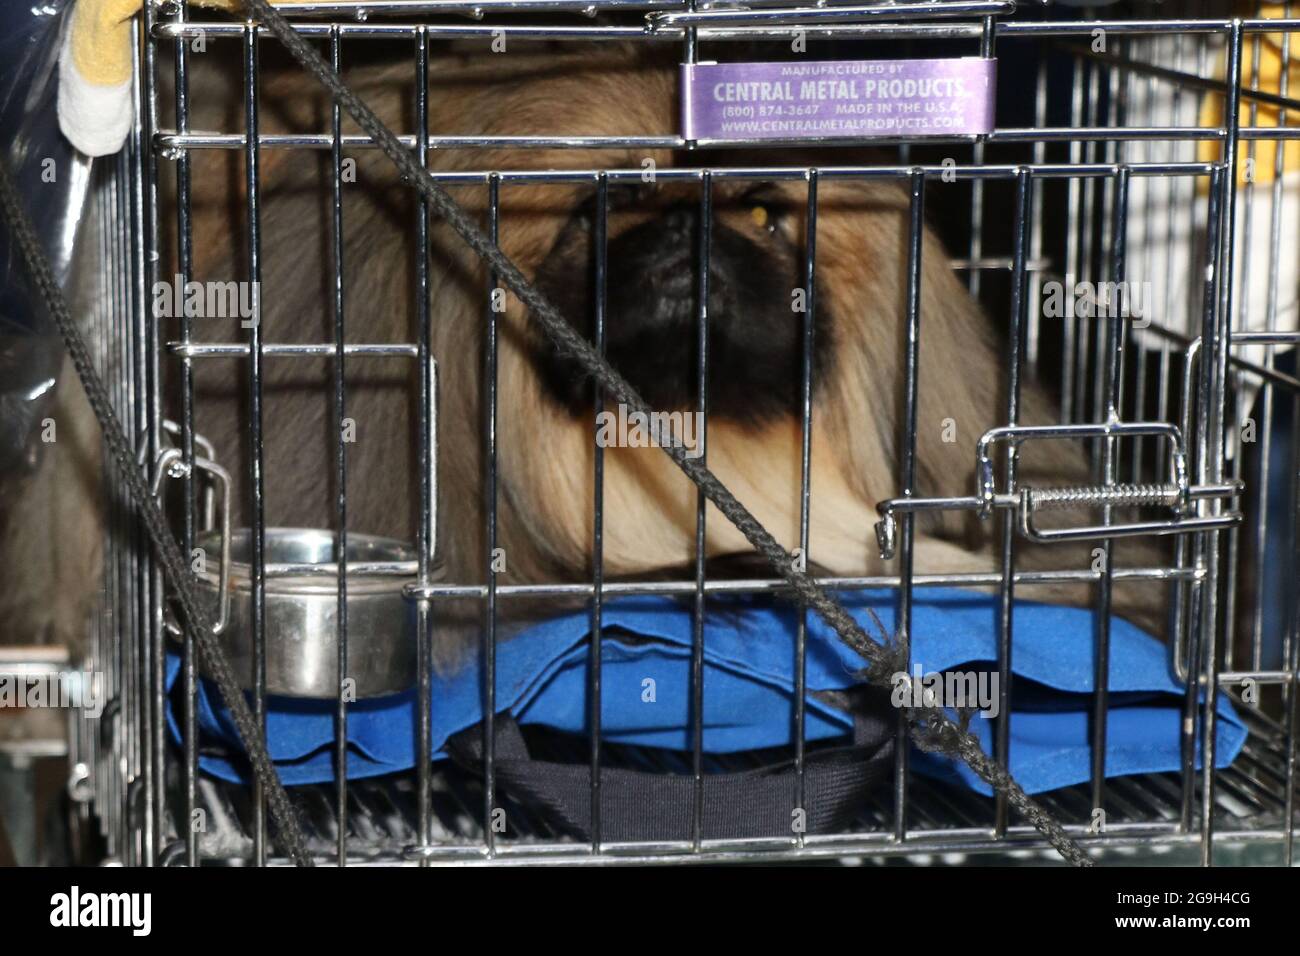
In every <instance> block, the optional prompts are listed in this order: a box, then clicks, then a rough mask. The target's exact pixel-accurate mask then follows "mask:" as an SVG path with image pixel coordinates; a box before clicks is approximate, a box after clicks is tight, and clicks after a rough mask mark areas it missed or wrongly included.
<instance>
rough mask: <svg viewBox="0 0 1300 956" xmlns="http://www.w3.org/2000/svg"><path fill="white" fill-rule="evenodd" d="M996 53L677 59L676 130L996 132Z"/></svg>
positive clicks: (753, 136)
mask: <svg viewBox="0 0 1300 956" xmlns="http://www.w3.org/2000/svg"><path fill="white" fill-rule="evenodd" d="M996 63H997V61H996V60H985V59H981V58H978V57H963V58H959V59H951V58H950V59H942V60H824V61H821V62H815V63H798V62H793V63H690V64H683V66H682V135H683V136H684V137H685V138H686V139H691V140H696V141H699V142H716V141H723V142H730V141H737V140H739V141H748V140H771V139H779V140H820V139H844V138H852V139H877V138H890V139H912V138H914V137H920V136H969V135H971V134H974V133H989V132H992V130H993V92H994V76H995V73H996V70H995V66H996Z"/></svg>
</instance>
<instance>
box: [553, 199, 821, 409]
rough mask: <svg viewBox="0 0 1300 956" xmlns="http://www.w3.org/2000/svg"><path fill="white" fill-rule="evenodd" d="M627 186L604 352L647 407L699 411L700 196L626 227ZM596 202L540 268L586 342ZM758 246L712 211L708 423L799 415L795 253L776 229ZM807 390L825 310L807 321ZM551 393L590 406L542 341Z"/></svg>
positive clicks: (582, 383)
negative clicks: (811, 323) (810, 330)
mask: <svg viewBox="0 0 1300 956" xmlns="http://www.w3.org/2000/svg"><path fill="white" fill-rule="evenodd" d="M635 201H636V196H635V194H632V193H631V191H630V190H629V191H627V192H626V193H621V194H620V196H619V197H618V200H616V197H615V193H614V190H613V189H611V191H610V206H611V208H610V211H609V213H608V219H607V223H608V225H607V231H608V234H609V235H610V236H613V237H614V238H612V239H611V240H609V242H608V251H607V256H606V271H605V288H606V306H605V354H606V356H607V357H608V359H609V361H610V363H611V364H612V365H613V366H614V367H615V368H616V369H618V371H619V372H621V373H622V374H623V376H624V377H625V378H627V380H628V381H629V382H630V383H631V384H632V386H633V387H634V388H636V390H637V391H638V392H640V394H641V395H642V396H643V397H644V398H645V399H646V401H647V402H648V403H649V404H650V406H651V407H652V408H654V409H664V410H673V409H690V408H694V407H695V406H696V399H697V394H698V379H697V376H698V365H699V347H698V339H699V315H698V313H699V306H698V302H699V262H700V217H699V204H698V201H689V202H682V203H679V204H672V205H667V206H661V207H659V208H657V209H656V211H655V213H654V214H653V215H652V217H651V218H649V219H646V220H644V221H642V222H639V223H637V224H636V225H632V226H630V227H629V228H626V229H624V230H622V231H620V230H619V228H618V225H619V224H618V216H619V215H620V212H621V210H625V209H627V208H628V206H629V204H630V203H632V202H635ZM594 207H595V204H594V201H589V202H587V203H585V204H584V205H583V206H582V207H580V208H579V210H578V211H577V213H576V214H575V216H574V218H573V219H572V220H571V221H570V222H569V224H568V226H567V227H566V228H565V230H564V231H563V233H562V234H561V236H560V238H559V240H558V241H557V242H556V244H555V248H554V249H553V250H552V251H551V253H550V255H549V256H548V257H547V259H546V260H545V261H544V262H543V264H542V266H541V267H540V268H539V270H538V273H537V285H538V287H539V288H540V289H541V290H542V292H543V293H544V294H545V295H546V296H547V298H548V299H550V301H551V302H552V303H554V304H555V306H556V307H557V308H558V309H559V310H560V312H561V314H562V315H563V316H564V317H565V318H566V319H568V320H569V321H570V322H572V323H574V324H575V326H576V327H577V328H578V330H579V331H580V332H582V333H583V334H584V335H585V336H586V337H587V339H588V340H589V341H594V339H595V335H594V330H595V310H594V302H595V298H594V295H593V293H594V289H595V275H596V261H595V252H594V244H593V242H592V236H593V228H594V227H593V223H594V213H595V208H594ZM754 231H755V233H757V234H758V235H759V237H760V238H758V239H755V238H751V237H749V236H746V235H743V234H741V233H740V232H738V231H736V230H734V229H731V228H728V227H727V226H726V225H724V224H723V223H722V222H720V221H719V217H718V215H717V211H716V209H715V215H714V216H713V223H712V229H711V230H710V232H711V237H710V239H711V241H710V243H709V310H708V328H709V336H708V358H709V361H708V401H709V412H710V415H711V416H715V415H716V416H721V417H724V418H728V419H732V420H738V421H742V422H745V423H749V424H759V423H761V422H764V421H767V420H770V419H772V418H775V417H778V416H782V415H788V414H792V413H795V412H796V411H797V409H798V407H799V396H800V394H801V386H802V381H803V353H804V319H805V313H804V312H801V311H795V309H794V304H795V302H796V298H795V295H794V290H795V289H796V287H802V286H803V285H804V280H803V279H802V275H803V267H802V264H801V263H802V259H801V250H799V249H797V248H795V247H794V246H793V244H791V243H789V242H788V241H787V240H785V239H784V237H783V236H782V235H781V234H780V233H778V232H777V231H776V230H775V229H772V230H760V229H755V230H754ZM813 331H814V335H813V340H814V347H813V356H812V360H813V384H814V387H816V384H817V382H818V381H819V380H820V379H821V377H822V373H823V372H824V370H825V368H824V367H825V366H826V365H827V359H828V356H829V355H830V354H831V350H832V342H831V334H832V333H831V323H830V322H829V320H828V318H827V310H826V309H825V308H818V309H816V312H815V316H814V330H813ZM538 358H539V362H540V366H541V374H542V378H543V381H544V382H545V384H546V386H547V388H548V390H549V391H550V393H551V395H552V396H553V397H554V398H555V399H556V400H557V401H559V402H560V403H562V404H563V405H564V406H566V407H567V408H569V409H570V410H572V411H573V412H574V413H575V414H577V413H580V412H582V411H584V410H586V409H589V408H591V406H592V401H593V386H592V382H591V379H590V377H589V376H587V375H586V374H585V373H584V372H583V371H582V370H581V369H580V368H579V367H578V366H577V365H576V364H575V363H573V362H572V361H571V360H568V359H566V358H563V357H561V356H559V355H557V354H556V353H555V351H554V350H553V349H552V348H551V347H550V345H549V343H542V344H540V345H539V356H538Z"/></svg>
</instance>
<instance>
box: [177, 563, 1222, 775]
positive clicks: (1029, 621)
mask: <svg viewBox="0 0 1300 956" xmlns="http://www.w3.org/2000/svg"><path fill="white" fill-rule="evenodd" d="M841 597H842V599H843V600H844V602H845V604H846V606H847V607H848V608H849V610H850V611H851V612H852V613H853V615H854V617H855V618H857V619H858V620H859V621H861V622H862V623H863V624H864V626H865V627H866V629H867V631H868V633H874V628H873V626H872V625H871V623H870V620H869V616H868V613H867V609H868V608H871V609H873V610H874V611H875V612H876V614H877V615H879V617H880V618H881V620H882V621H883V623H884V625H885V627H886V628H889V629H891V630H892V628H893V626H894V624H893V618H894V611H895V602H896V594H895V593H894V592H893V591H885V590H879V591H864V592H853V593H847V594H843V595H841ZM728 607H729V609H728V610H726V611H723V612H719V613H715V614H712V615H711V616H710V617H709V619H708V620H707V622H706V631H705V672H704V687H705V691H704V702H705V713H704V719H705V728H704V747H705V749H706V750H707V751H709V752H712V753H728V752H735V751H741V750H754V749H759V748H764V747H774V746H781V745H785V744H788V743H790V742H791V738H792V722H793V717H792V715H793V712H794V703H793V702H794V693H793V685H794V660H795V621H796V613H797V612H795V611H794V610H793V609H792V608H789V607H786V606H773V605H772V604H770V603H767V602H763V601H755V602H752V603H748V604H746V603H744V602H740V603H739V605H738V604H736V603H731V604H729V605H728ZM738 607H739V610H738V609H737V608H738ZM996 613H997V606H996V600H995V599H994V598H993V597H991V596H989V595H985V594H977V593H972V592H967V591H960V590H955V589H928V588H927V589H918V590H917V592H916V600H915V604H914V611H913V632H914V635H915V636H914V638H913V644H912V658H913V661H914V662H915V663H916V664H918V665H920V666H921V668H922V669H923V671H924V672H926V673H929V672H938V671H946V670H955V669H959V668H960V669H963V670H969V669H992V666H993V665H992V662H993V661H995V660H996V652H995V641H996V633H997V625H996V621H997V617H996ZM589 630H590V616H589V615H588V613H587V612H585V611H582V612H577V613H573V614H568V615H565V616H562V617H556V618H553V619H551V620H548V621H545V622H542V623H540V624H537V625H535V626H533V627H531V628H530V629H528V630H526V631H525V632H524V633H522V634H520V635H519V636H517V637H514V638H512V639H511V640H509V641H506V642H504V643H502V644H501V645H500V646H499V647H498V650H497V698H496V699H497V706H498V708H499V709H500V710H501V711H504V712H509V713H510V714H512V715H513V716H514V717H515V718H516V720H518V721H519V723H520V724H544V725H547V726H549V727H552V728H555V729H558V730H561V731H570V732H573V733H582V732H584V730H585V727H586V720H585V714H586V710H587V704H586V689H587V679H586V668H587V655H588V650H587V643H586V642H587V637H588V635H589ZM691 632H692V625H691V612H690V609H689V608H687V607H686V606H684V605H683V604H681V603H679V602H676V601H672V600H670V599H667V598H656V597H635V598H622V599H616V600H611V601H608V602H606V604H605V608H604V635H603V641H602V649H603V650H602V653H603V675H602V677H603V694H602V733H603V736H604V739H605V740H607V741H608V742H611V743H624V744H638V745H644V746H652V747H666V748H675V749H681V750H685V749H689V746H690V743H689V730H688V728H689V721H688V714H689V699H690V676H689V675H690V656H691V652H690V644H691ZM1093 635H1094V628H1093V622H1092V613H1091V612H1090V611H1085V610H1081V609H1078V608H1066V607H1057V606H1053V605H1046V604H1037V603H1033V602H1029V601H1022V602H1018V603H1017V605H1016V610H1015V630H1014V649H1013V655H1012V662H1013V667H1014V671H1015V674H1016V682H1015V684H1014V687H1013V699H1012V707H1011V712H1012V718H1011V771H1012V773H1013V774H1014V775H1015V776H1016V778H1017V779H1018V780H1019V781H1020V783H1021V784H1022V785H1023V786H1024V788H1025V789H1026V790H1027V791H1028V792H1030V793H1038V792H1042V791H1044V790H1051V789H1055V788H1057V787H1063V786H1068V785H1070V784H1075V783H1080V782H1083V781H1085V780H1087V779H1088V778H1089V767H1090V750H1091V748H1090V744H1089V734H1088V723H1089V716H1088V715H1089V712H1090V710H1091V706H1092V698H1091V696H1090V695H1089V692H1090V691H1091V690H1092V684H1093V641H1094V637H1093ZM1167 656H1168V652H1167V649H1166V648H1165V647H1164V645H1162V644H1160V643H1159V642H1158V641H1156V640H1155V639H1154V638H1152V637H1150V636H1149V635H1147V634H1146V633H1144V632H1142V631H1141V630H1139V629H1137V628H1136V627H1134V626H1133V625H1131V624H1128V623H1127V622H1125V621H1120V620H1118V619H1116V620H1115V621H1114V623H1113V625H1112V628H1111V654H1110V689H1111V694H1110V716H1109V719H1108V747H1107V754H1106V772H1107V774H1108V775H1109V776H1121V775H1124V774H1133V773H1149V772H1156V771H1169V770H1177V769H1178V767H1179V736H1178V730H1179V724H1180V706H1181V699H1182V697H1181V691H1180V689H1179V688H1178V686H1177V685H1176V684H1175V683H1174V681H1173V679H1172V677H1171V676H1170V674H1169V672H1168V665H1167ZM861 668H862V661H861V659H860V658H859V657H858V656H857V655H856V654H854V653H853V652H852V651H851V650H849V649H848V648H847V647H845V646H844V644H843V643H842V642H840V640H839V639H838V638H837V637H836V636H835V634H834V632H833V631H831V630H830V628H828V627H826V625H824V624H823V623H822V622H821V620H820V619H819V618H818V617H817V616H816V615H815V614H809V627H808V638H807V688H808V691H809V693H808V697H807V705H806V706H807V711H806V714H807V717H806V733H807V737H808V739H809V740H822V739H826V738H831V737H839V736H844V735H847V734H848V733H849V731H850V728H851V720H850V718H849V716H848V715H846V714H845V713H843V712H842V711H840V710H838V709H836V708H835V707H833V706H831V705H830V704H828V703H825V702H823V701H822V700H819V699H817V698H816V697H815V696H813V695H814V693H815V692H817V691H828V690H838V689H844V688H849V687H852V686H853V685H854V684H855V683H857V682H858V680H857V677H856V675H857V674H858V672H859V671H860V670H861ZM178 670H179V661H178V660H177V659H176V658H175V657H172V658H170V659H169V661H168V673H167V679H168V684H169V686H170V685H171V683H172V682H173V681H174V680H175V678H176V675H177V672H178ZM481 686H482V684H481V672H480V669H479V665H478V664H477V662H476V663H475V664H474V665H472V666H469V667H467V668H466V669H465V670H463V671H461V672H459V673H457V674H455V675H452V676H447V677H438V676H435V678H434V685H433V736H432V750H433V754H434V756H435V757H438V758H441V757H445V755H446V754H445V749H444V748H445V744H446V741H447V738H448V737H449V736H451V735H452V734H455V733H456V732H458V731H460V730H463V729H465V728H467V727H471V726H473V725H474V724H476V723H478V722H479V721H480V720H481V718H482V713H481V704H480V699H481V693H480V688H481ZM199 708H200V709H199V720H200V725H201V729H202V731H203V732H204V733H205V734H206V735H208V739H210V740H211V739H212V738H215V739H216V740H217V741H219V742H221V743H224V744H225V745H227V746H228V747H230V748H232V749H236V750H237V747H238V744H237V737H236V735H235V731H234V727H233V724H232V723H231V721H230V718H229V715H228V713H227V712H226V710H225V708H224V707H223V706H221V705H220V703H219V697H218V696H217V695H216V694H215V692H213V691H212V690H211V689H210V688H208V687H206V686H201V688H200V695H199ZM333 710H334V704H333V703H332V702H329V701H304V700H290V699H285V698H272V699H271V700H270V701H269V702H268V711H269V712H268V716H267V733H268V739H269V745H270V750H271V757H272V759H273V760H274V761H275V762H276V765H277V767H278V768H279V770H280V773H281V776H282V779H283V780H284V781H285V783H286V784H306V783H319V782H324V781H327V780H331V779H333V775H334V771H333V764H332V759H333V754H332V749H333V739H334V727H333V719H334V718H333ZM416 711H417V707H416V697H415V693H414V691H411V692H408V693H404V694H399V695H395V696H392V697H386V698H381V699H374V700H366V701H360V702H357V703H356V704H353V705H351V706H350V708H349V717H348V743H349V757H348V774H349V777H352V778H359V777H366V776H373V775H377V774H384V773H391V772H394V771H400V770H405V769H409V768H410V767H412V766H413V765H414V763H415V759H416V750H415V737H416V730H415V721H416ZM1218 713H1219V716H1220V720H1219V721H1218V722H1217V725H1216V726H1217V728H1218V730H1217V738H1218V739H1217V748H1216V751H1215V753H1216V761H1217V765H1218V766H1221V767H1222V766H1226V765H1227V764H1229V763H1231V762H1232V760H1233V759H1234V758H1235V757H1236V756H1237V754H1238V752H1239V751H1240V750H1241V747H1242V744H1243V743H1244V741H1245V739H1246V731H1245V728H1244V726H1243V725H1242V723H1241V721H1240V719H1239V718H1238V717H1237V714H1236V712H1235V711H1234V710H1233V708H1232V706H1231V705H1230V704H1229V703H1228V701H1227V699H1226V698H1224V697H1222V696H1220V699H1219V701H1218ZM168 719H169V723H170V724H171V727H172V732H173V734H175V735H176V736H177V739H179V726H178V724H177V721H176V716H175V715H174V714H173V713H171V712H170V710H169V715H168ZM992 726H993V722H992V721H989V720H985V719H981V718H980V717H975V718H974V719H973V720H972V722H971V728H972V730H974V731H975V732H976V733H977V734H978V735H979V737H980V739H981V741H982V743H983V745H984V748H985V750H986V751H987V752H991V750H992ZM1198 754H1199V749H1198ZM200 762H201V765H202V768H203V769H204V770H205V771H207V772H208V773H211V774H214V775H215V776H218V777H222V778H225V779H228V780H239V779H242V778H243V775H244V770H243V769H242V768H241V766H240V764H239V763H238V762H236V761H232V760H230V759H226V758H225V757H223V756H219V755H216V754H213V753H207V754H205V755H204V756H203V757H201V760H200ZM914 766H915V767H916V769H917V770H918V771H920V772H924V773H927V774H930V775H933V776H939V777H944V778H948V779H951V780H954V781H958V782H961V783H963V784H964V785H966V786H968V787H971V788H972V789H974V790H976V791H979V792H981V793H986V794H987V793H989V788H988V787H987V785H986V784H984V783H983V782H982V781H980V780H979V779H978V778H976V777H975V775H974V774H973V773H972V772H971V771H970V769H969V768H968V767H966V766H965V765H964V764H961V763H959V762H956V761H953V760H951V759H948V758H941V757H935V756H933V755H929V754H921V753H917V754H916V759H915V763H914Z"/></svg>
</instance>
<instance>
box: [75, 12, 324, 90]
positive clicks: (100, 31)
mask: <svg viewBox="0 0 1300 956" xmlns="http://www.w3.org/2000/svg"><path fill="white" fill-rule="evenodd" d="M147 2H148V0H77V8H76V9H75V10H74V11H73V13H72V37H71V44H72V62H73V64H74V65H75V66H76V68H77V72H78V73H79V74H81V77H82V78H83V79H85V80H86V81H87V82H89V83H96V84H99V85H101V86H114V85H116V84H118V83H125V82H126V81H127V80H129V79H130V78H131V69H132V63H131V19H132V18H133V17H134V16H135V15H136V14H137V13H139V12H140V9H141V4H142V3H147ZM293 2H302V0H272V3H275V4H276V5H277V6H278V5H280V4H283V3H293ZM194 5H195V6H204V7H216V8H218V9H221V10H238V9H240V8H241V6H242V4H240V3H239V0H196V2H195V3H194Z"/></svg>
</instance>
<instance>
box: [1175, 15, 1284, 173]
mask: <svg viewBox="0 0 1300 956" xmlns="http://www.w3.org/2000/svg"><path fill="white" fill-rule="evenodd" d="M1285 12H1286V11H1285V6H1284V5H1283V4H1281V3H1269V4H1264V5H1262V6H1261V8H1260V9H1259V11H1258V13H1257V14H1253V13H1252V15H1258V16H1260V17H1261V18H1267V19H1271V20H1276V19H1280V18H1282V17H1284V16H1285ZM1256 36H1258V37H1259V43H1258V48H1259V87H1258V88H1259V91H1260V92H1262V93H1274V94H1283V95H1286V96H1288V97H1290V98H1292V99H1300V33H1292V34H1291V43H1290V49H1289V50H1288V52H1289V54H1290V56H1289V63H1288V64H1287V70H1286V73H1285V79H1286V84H1285V89H1284V88H1283V82H1282V80H1283V70H1282V50H1283V36H1284V34H1281V33H1264V34H1247V35H1246V36H1245V37H1243V38H1242V50H1241V85H1242V86H1243V87H1244V88H1251V87H1252V86H1253V83H1254V80H1255V50H1256V43H1255V37H1256ZM1217 72H1218V76H1220V77H1223V76H1224V75H1225V74H1226V73H1227V51H1224V53H1223V54H1222V55H1221V56H1220V58H1219V64H1218V71H1217ZM1225 99H1226V98H1225V97H1224V96H1222V95H1220V94H1213V95H1210V96H1207V97H1206V98H1205V102H1204V104H1203V105H1202V107H1201V115H1200V125H1201V126H1209V127H1221V126H1223V125H1224V112H1223V106H1224V100H1225ZM1252 108H1253V110H1254V113H1253V115H1252V112H1251V111H1252ZM1281 112H1282V111H1281V109H1280V108H1279V107H1277V106H1274V105H1272V104H1270V103H1254V104H1253V105H1252V101H1251V100H1250V98H1249V97H1245V96H1243V97H1242V98H1241V105H1240V123H1241V125H1242V126H1277V125H1279V124H1278V118H1279V116H1280V115H1281ZM1285 125H1286V126H1288V127H1290V126H1300V110H1290V111H1289V112H1287V115H1286V120H1285ZM1279 144H1281V146H1282V171H1283V173H1288V172H1294V171H1296V170H1298V169H1300V143H1297V142H1296V141H1295V140H1266V139H1261V140H1253V141H1251V140H1242V141H1240V142H1239V143H1238V144H1237V182H1238V184H1245V183H1247V182H1249V181H1251V180H1252V179H1253V181H1254V182H1256V183H1271V182H1272V181H1273V173H1274V170H1275V169H1276V166H1277V148H1278V145H1279ZM1222 154H1223V147H1222V145H1221V144H1220V143H1218V142H1216V141H1214V140H1202V141H1201V142H1200V144H1199V145H1198V147H1197V159H1198V160H1200V161H1201V162H1204V163H1211V162H1217V161H1218V159H1219V158H1220V156H1222ZM1252 154H1253V159H1254V162H1253V163H1250V162H1249V160H1250V159H1251V158H1252ZM1252 173H1253V175H1252ZM1202 189H1204V183H1202Z"/></svg>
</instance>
